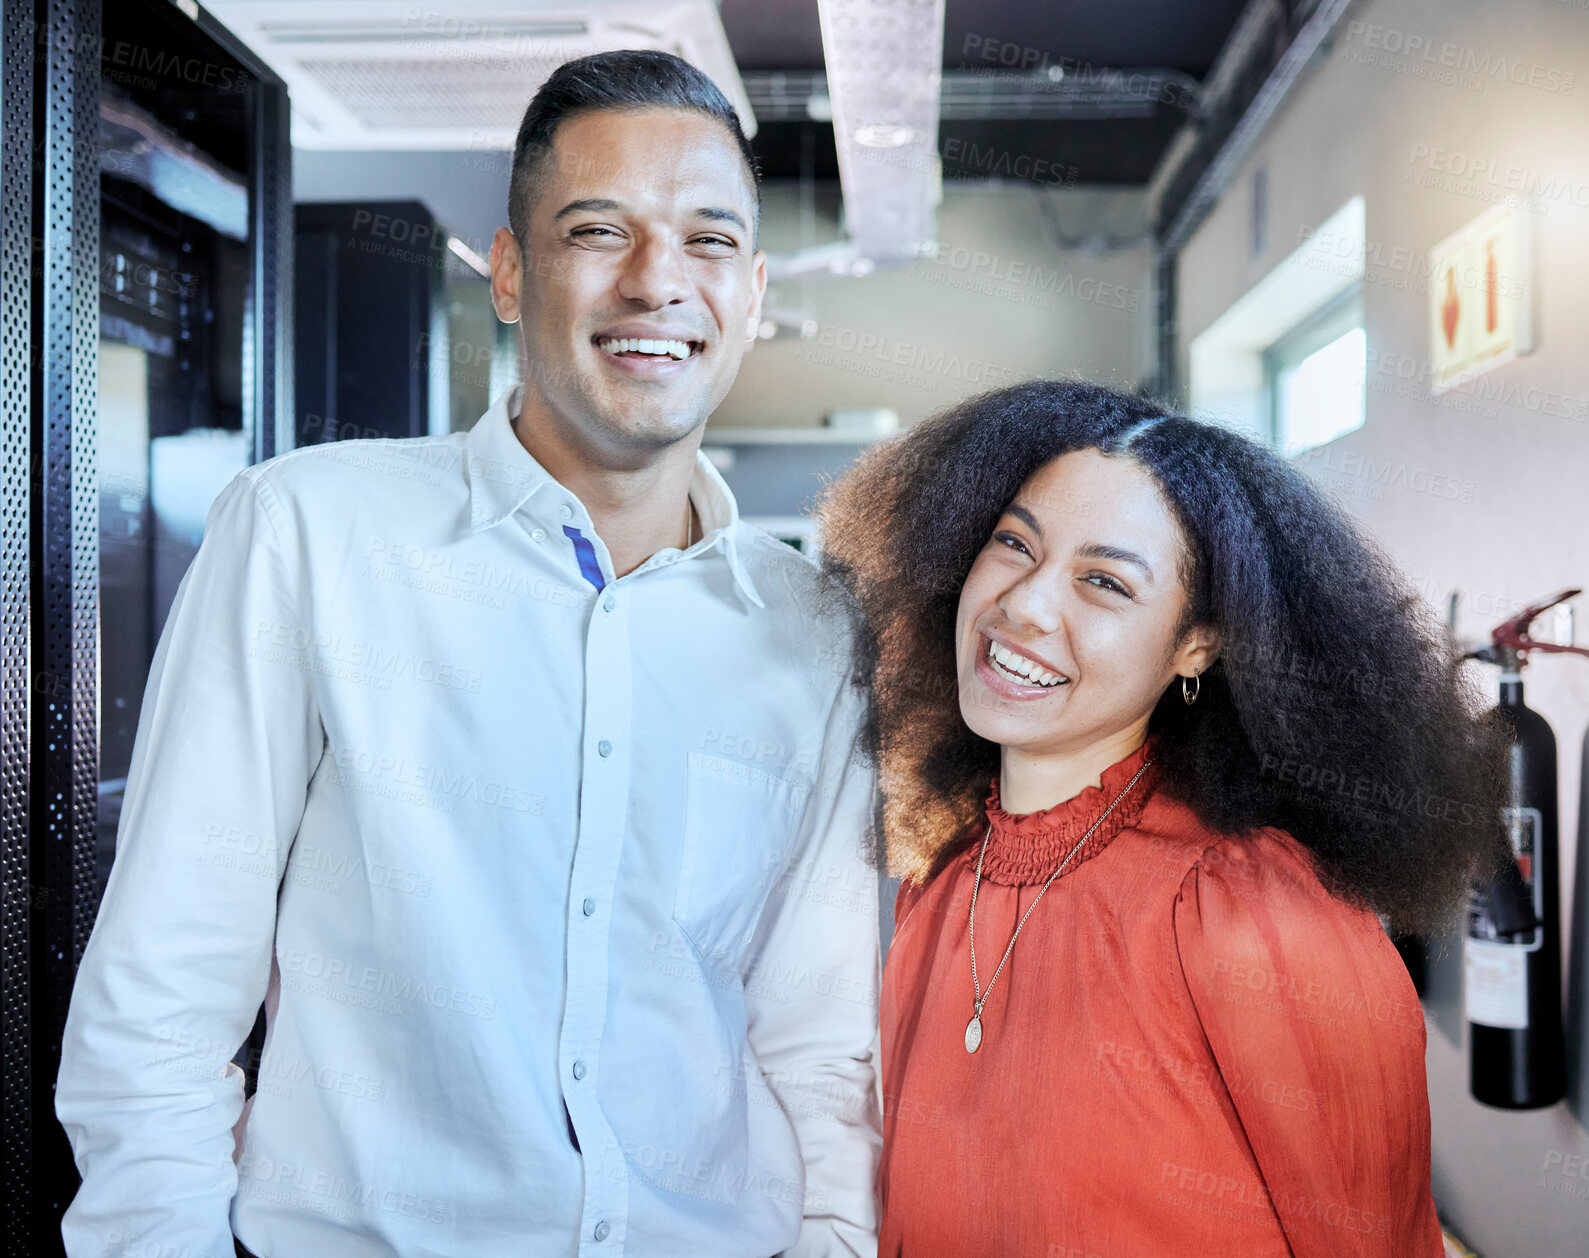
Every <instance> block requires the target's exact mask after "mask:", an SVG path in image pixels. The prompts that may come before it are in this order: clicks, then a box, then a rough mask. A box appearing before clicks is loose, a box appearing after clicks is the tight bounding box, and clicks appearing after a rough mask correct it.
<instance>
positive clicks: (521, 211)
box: [508, 49, 761, 249]
mask: <svg viewBox="0 0 1589 1258" xmlns="http://www.w3.org/2000/svg"><path fill="white" fill-rule="evenodd" d="M599 109H620V110H621V109H689V110H694V111H695V112H696V113H699V114H705V115H706V116H707V117H708V118H715V119H717V121H718V122H720V123H722V124H723V126H724V127H726V128H727V129H728V131H729V132H730V133H731V134H732V135H733V137H734V141H735V143H736V144H738V145H739V152H740V156H742V157H743V158H744V159H745V170H746V172H747V174H748V176H749V179H750V186H751V191H752V192H753V193H754V194H755V198H756V210H757V218H758V220H759V218H760V211H761V172H760V171H759V170H758V169H757V167H756V155H755V154H754V153H753V152H752V151H751V148H750V141H749V140H747V139H746V138H745V132H744V131H743V130H742V129H741V127H740V125H739V114H738V113H736V112H735V110H734V107H733V105H731V104H730V103H729V101H728V97H726V96H724V95H723V93H722V91H721V89H719V88H718V86H717V84H715V83H713V82H712V80H711V79H709V78H707V77H706V75H704V74H702V73H701V72H700V71H699V70H697V69H696V68H695V67H694V66H692V65H691V64H690V63H689V62H688V61H685V60H683V59H682V58H680V57H675V56H674V55H673V54H672V53H670V52H658V51H655V50H653V49H625V50H623V51H619V52H598V53H593V54H592V55H591V56H588V57H580V58H579V59H578V60H576V61H565V62H564V63H563V64H562V65H560V66H558V67H557V69H555V70H553V71H552V74H551V77H549V78H548V79H547V80H546V82H545V83H543V84H541V89H540V91H538V92H536V93H535V96H534V99H532V100H531V101H530V104H529V107H528V108H527V109H526V110H525V111H524V121H523V122H521V123H520V124H519V135H518V139H516V140H515V141H514V143H513V169H512V174H511V176H510V178H509V180H508V225H509V226H510V227H511V228H512V229H513V234H514V236H516V237H517V238H518V241H519V247H520V248H521V249H522V248H527V247H528V245H529V226H530V222H529V218H530V205H531V204H532V203H533V201H534V199H535V197H536V195H537V194H538V193H539V191H540V189H539V188H538V187H537V184H538V182H539V179H540V176H541V173H542V171H543V170H544V169H545V166H546V163H547V161H548V159H549V158H550V157H551V156H552V140H553V138H554V136H555V135H556V133H557V128H558V127H559V126H561V125H562V124H563V123H564V122H566V121H567V120H568V119H569V118H571V117H573V116H574V115H576V114H582V113H590V112H593V111H595V110H599Z"/></svg>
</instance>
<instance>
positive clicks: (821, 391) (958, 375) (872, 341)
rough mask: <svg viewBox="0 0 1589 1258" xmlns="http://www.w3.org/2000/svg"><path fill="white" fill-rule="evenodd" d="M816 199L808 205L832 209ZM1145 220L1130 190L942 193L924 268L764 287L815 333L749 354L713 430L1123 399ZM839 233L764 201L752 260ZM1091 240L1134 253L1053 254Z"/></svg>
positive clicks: (1147, 366) (1146, 272)
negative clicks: (1057, 388) (1098, 388)
mask: <svg viewBox="0 0 1589 1258" xmlns="http://www.w3.org/2000/svg"><path fill="white" fill-rule="evenodd" d="M824 194H825V195H823V196H822V197H821V198H820V200H819V205H820V206H821V207H824V208H827V207H831V206H832V204H833V197H832V196H831V194H830V193H828V190H826V189H825V190H824ZM1044 201H1046V202H1047V205H1046V207H1045V205H1044V204H1043V202H1044ZM1144 214H1145V206H1144V198H1143V195H1142V194H1141V193H1140V192H1137V191H1124V192H1111V191H1104V190H1096V189H1080V188H1057V189H1037V188H1031V187H1024V186H1023V187H1014V186H1004V187H982V186H965V185H960V186H956V185H953V184H951V185H950V186H949V187H947V188H946V189H945V192H944V201H943V205H942V207H941V208H940V211H939V244H940V250H939V253H938V255H937V256H936V257H934V258H932V259H929V260H926V261H922V262H919V263H917V264H915V265H913V266H910V267H906V268H899V269H895V270H889V271H881V272H877V273H875V274H872V275H869V276H866V277H865V278H862V279H855V278H848V277H846V278H837V277H833V276H827V275H823V276H820V277H816V278H811V279H806V280H793V281H785V282H781V283H778V284H775V285H773V288H772V291H771V293H770V294H769V301H770V302H771V303H773V304H776V305H777V306H779V307H784V308H789V309H791V310H797V311H800V312H802V313H804V314H806V315H807V316H808V317H810V318H812V319H814V320H816V322H817V325H818V331H817V334H816V335H815V336H814V337H811V338H809V339H800V338H798V337H790V338H788V339H785V338H783V337H780V338H778V339H776V340H772V341H764V342H761V343H759V344H757V345H756V347H755V348H754V349H753V350H752V352H751V353H750V354H748V355H746V357H745V362H744V366H743V367H742V368H741V369H740V373H739V379H738V380H737V381H736V382H735V385H734V387H733V389H732V390H731V391H730V393H729V395H728V397H727V399H725V401H724V403H723V405H722V406H721V407H720V408H719V409H718V411H717V413H716V414H715V415H714V417H713V420H712V422H713V423H714V424H717V425H732V426H736V427H739V426H746V427H749V426H756V425H810V424H818V423H820V422H821V421H822V416H823V414H824V412H825V411H827V410H829V409H832V408H836V407H868V406H886V407H891V408H893V409H894V410H896V411H898V412H899V414H900V418H901V420H902V422H904V423H905V424H910V423H913V422H915V421H916V420H919V419H922V418H924V417H925V416H927V415H929V414H931V413H932V412H933V411H935V410H938V409H939V408H940V407H943V406H945V405H948V404H949V403H952V402H954V401H956V400H957V399H959V398H962V397H966V396H968V395H970V394H973V393H978V392H981V391H982V390H984V389H988V388H995V387H997V386H999V385H1001V384H1010V383H1014V382H1015V381H1017V380H1024V379H1029V378H1031V377H1034V376H1063V375H1083V376H1086V377H1088V378H1090V379H1093V380H1099V381H1104V382H1109V383H1115V384H1120V385H1124V386H1125V387H1133V386H1134V385H1135V384H1136V383H1137V382H1138V381H1139V380H1140V379H1142V378H1144V377H1145V376H1147V375H1148V374H1150V372H1151V368H1152V364H1151V358H1150V353H1151V345H1150V341H1149V329H1150V328H1151V326H1152V317H1151V316H1152V297H1151V291H1150V286H1149V276H1150V272H1151V251H1150V249H1149V247H1148V245H1147V242H1146V240H1145V239H1143V234H1144V230H1145V217H1144ZM837 234H838V227H837V223H836V222H835V221H833V220H832V219H831V218H829V217H828V216H827V215H824V214H820V213H819V214H817V215H816V216H815V217H814V218H808V219H806V220H802V218H801V214H800V210H799V205H798V193H797V190H796V189H795V188H794V187H793V186H791V185H788V184H782V185H775V186H769V187H768V189H767V191H766V194H765V201H764V206H763V211H762V245H763V247H764V248H766V249H768V250H769V251H774V252H788V251H792V250H794V249H796V248H798V247H799V246H801V245H802V244H811V243H821V242H822V241H826V240H831V239H834V238H835V237H836V236H837ZM1088 235H1091V236H1094V237H1096V238H1097V239H1098V240H1100V241H1103V240H1104V239H1106V238H1113V239H1114V241H1115V242H1119V241H1121V240H1123V239H1136V240H1137V241H1138V243H1137V244H1135V245H1134V246H1132V247H1127V248H1118V247H1115V248H1110V247H1103V248H1091V249H1088V248H1077V247H1068V248H1067V247H1065V246H1064V243H1063V242H1066V241H1072V242H1073V241H1075V240H1076V239H1078V238H1080V237H1083V236H1088Z"/></svg>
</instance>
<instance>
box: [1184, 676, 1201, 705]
mask: <svg viewBox="0 0 1589 1258" xmlns="http://www.w3.org/2000/svg"><path fill="white" fill-rule="evenodd" d="M1189 681H1190V682H1193V683H1195V684H1194V685H1193V686H1191V687H1190V688H1188V686H1187V684H1186V683H1187V682H1189ZM1202 693H1203V678H1202V675H1201V674H1200V673H1193V674H1192V675H1191V676H1190V677H1183V678H1181V699H1182V701H1183V702H1185V704H1186V706H1187V707H1191V706H1192V704H1194V703H1196V702H1197V696H1198V695H1200V694H1202Z"/></svg>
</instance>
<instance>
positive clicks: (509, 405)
mask: <svg viewBox="0 0 1589 1258" xmlns="http://www.w3.org/2000/svg"><path fill="white" fill-rule="evenodd" d="M521 389H522V386H515V387H514V388H513V389H512V390H510V391H509V392H507V393H504V394H503V395H502V396H501V397H500V398H498V399H497V400H496V401H495V402H493V403H492V404H491V408H490V409H489V410H488V411H486V413H485V414H484V415H482V416H481V417H480V418H479V419H478V420H476V421H475V425H474V427H473V428H471V429H470V430H469V435H468V437H467V438H465V469H466V470H465V475H466V476H467V477H468V481H469V527H470V530H471V531H472V532H475V533H479V532H482V531H483V530H485V529H489V528H494V527H495V526H496V525H498V524H501V523H502V521H503V520H506V519H507V518H508V517H509V516H511V515H512V514H513V513H514V512H516V511H518V510H519V508H521V507H522V506H524V505H525V504H526V503H527V502H529V501H530V500H531V499H532V498H534V497H535V495H536V494H538V493H540V492H541V491H542V490H544V489H545V488H547V487H548V486H550V485H556V484H557V481H556V480H555V479H554V478H553V477H552V474H551V473H550V472H548V471H547V470H546V469H545V468H544V467H542V466H541V464H540V462H539V461H538V460H537V459H536V458H535V456H534V455H532V454H531V453H530V452H529V451H528V450H526V449H525V448H524V445H523V443H522V442H521V441H520V440H519V438H518V434H517V433H515V432H514V431H513V417H514V416H516V415H517V414H518V413H519V398H520V396H521ZM690 498H691V500H692V501H693V502H694V503H695V511H696V514H697V515H699V516H700V518H701V527H702V529H704V530H705V536H704V537H703V538H702V540H701V541H700V542H697V543H696V546H697V547H704V549H705V550H711V549H712V548H714V547H721V548H722V551H723V557H724V559H726V560H727V562H728V568H729V571H730V572H732V573H733V574H734V583H735V584H736V585H737V586H738V587H739V589H740V592H741V593H742V594H744V596H745V597H746V598H748V599H749V600H750V601H751V602H752V603H754V604H755V605H756V606H757V607H765V606H766V604H765V603H763V602H762V599H761V596H760V595H759V594H758V593H757V592H756V586H755V583H754V582H752V581H751V579H750V571H749V569H748V567H747V566H746V564H745V560H744V556H743V555H741V553H740V540H741V537H742V532H743V529H744V527H746V526H744V525H742V524H741V522H740V518H739V504H738V503H736V502H735V501H734V495H733V492H732V491H731V490H730V489H729V488H728V485H727V484H726V483H725V482H724V481H723V478H722V476H721V475H720V474H719V473H718V470H717V469H716V468H715V467H713V466H712V461H711V460H710V459H708V458H707V457H706V455H704V454H702V453H701V452H700V451H699V450H697V451H696V452H695V471H694V472H693V473H692V474H691V476H690ZM692 549H694V548H692Z"/></svg>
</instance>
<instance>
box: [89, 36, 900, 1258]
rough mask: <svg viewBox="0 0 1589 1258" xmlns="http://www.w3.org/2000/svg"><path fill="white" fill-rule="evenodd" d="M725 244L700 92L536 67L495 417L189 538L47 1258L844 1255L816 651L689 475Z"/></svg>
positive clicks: (841, 1116)
mask: <svg viewBox="0 0 1589 1258" xmlns="http://www.w3.org/2000/svg"><path fill="white" fill-rule="evenodd" d="M757 209H758V191H757V182H756V174H755V169H754V164H753V161H752V160H751V156H750V152H749V149H748V147H747V146H746V144H745V141H744V138H743V136H742V133H741V131H740V129H739V123H738V119H737V118H736V117H735V115H734V112H733V110H732V108H731V107H730V106H729V104H728V103H727V101H726V100H725V99H724V97H723V96H722V94H721V93H720V92H719V91H718V90H717V89H716V88H715V87H714V86H713V85H712V84H711V82H710V81H709V80H707V79H706V78H705V77H704V76H702V75H701V74H700V73H699V72H698V71H696V70H694V69H692V68H691V67H690V66H688V65H687V64H686V63H684V62H682V61H680V60H678V59H677V58H675V57H671V56H668V55H667V54H663V53H652V52H643V53H642V52H621V53H610V54H603V55H599V56H595V57H589V58H585V59H583V60H581V61H576V62H571V63H569V64H567V65H565V66H563V67H561V68H560V69H559V70H557V71H556V72H555V73H554V74H553V75H552V76H551V78H550V79H549V80H548V82H547V83H546V85H545V86H544V87H543V88H542V89H541V91H540V92H539V93H538V94H537V95H536V97H535V99H534V100H533V101H532V102H531V103H530V106H529V110H528V112H527V113H526V115H525V119H524V123H523V126H522V128H521V130H520V134H519V139H518V144H517V147H516V150H515V153H514V160H513V177H512V185H511V189H510V196H509V221H510V223H511V224H512V228H511V230H508V229H504V230H501V231H499V232H498V233H497V236H496V239H495V241H494V242H493V245H492V249H491V270H492V281H491V293H492V299H493V302H494V303H495V306H496V309H497V312H498V314H499V316H500V317H501V318H503V319H504V320H507V321H510V322H513V321H516V322H517V324H518V327H519V338H518V339H519V352H520V359H521V367H522V375H523V380H524V383H523V385H522V386H521V387H520V388H518V389H515V390H514V391H513V392H512V393H510V394H509V395H507V396H505V397H504V398H502V399H501V400H499V401H498V402H497V403H496V405H494V406H493V407H492V409H491V410H490V411H488V412H487V413H486V415H485V416H484V417H483V418H481V419H480V420H479V422H478V423H477V424H476V425H475V426H474V428H473V429H472V430H471V431H470V432H469V433H468V434H459V435H455V436H450V437H434V438H423V439H418V440H412V441H373V442H348V443H342V444H339V445H327V446H319V447H315V448H312V449H307V450H302V451H297V452H294V453H291V454H287V455H283V456H281V457H280V458H277V459H273V460H270V461H269V462H267V463H264V464H261V465H259V466H258V467H254V468H251V469H249V470H248V471H246V472H244V473H243V474H242V475H241V476H239V477H238V478H237V480H235V481H234V482H233V483H232V484H231V485H230V486H229V487H228V488H227V490H226V491H225V492H224V493H223V494H222V495H221V497H220V498H219V499H218V500H217V502H216V504H215V506H214V508H213V509H212V512H211V515H210V520H209V524H208V528H207V531H206V535H205V540H204V545H203V547H202V548H201V549H200V552H199V554H198V557H197V558H196V559H195V560H194V563H193V566H192V568H191V570H190V571H189V573H188V575H187V577H186V578H185V580H184V581H183V584H182V587H181V590H180V591H179V594H178V596H177V599H176V602H175V605H174V606H173V609H172V613H171V618H170V621H169V623H168V624H167V626H166V629H165V633H164V635H163V636H162V639H161V643H160V647H159V650H158V652H157V654H156V657H155V663H154V667H153V670H152V673H151V677H150V682H149V687H148V691H147V694H146V696H145V700H144V706H143V710H142V715H141V720H140V726H139V732H138V742H137V749H136V753H135V755H134V760H133V766H132V771H131V775H130V777H129V779H128V784H127V795H126V805H125V808H124V811H123V813H122V820H121V828H120V831H119V834H118V842H117V854H116V861H115V865H114V868H113V871H112V874H111V879H110V883H109V886H108V888H107V891H106V895H105V901H104V904H103V906H102V908H101V911H100V916H99V919H98V922H97V923H96V925H95V928H94V932H93V935H92V938H91V939H90V941H89V944H88V948H87V950H86V952H85V955H84V957H83V963H82V967H81V971H80V973H79V977H78V983H77V988H76V991H75V994H74V998H73V1003H72V1010H71V1015H70V1018H69V1022H68V1027H67V1035H66V1043H65V1048H64V1052H63V1061H62V1067H61V1075H60V1080H59V1085H58V1091H57V1108H58V1111H59V1113H60V1116H61V1119H62V1121H63V1122H64V1124H65V1126H66V1129H67V1131H68V1133H69V1135H70V1136H71V1139H72V1143H73V1147H74V1150H75V1152H76V1156H77V1162H78V1166H79V1168H80V1169H81V1171H82V1173H83V1185H82V1188H81V1189H80V1191H79V1192H78V1194H77V1197H76V1199H75V1200H74V1201H73V1203H72V1206H71V1208H70V1210H69V1211H68V1213H67V1216H66V1220H65V1224H64V1229H63V1230H64V1234H65V1238H66V1243H67V1249H68V1252H69V1253H70V1254H71V1255H72V1256H73V1258H86V1256H87V1255H93V1256H94V1258H100V1256H102V1255H113V1254H114V1255H120V1254H144V1253H151V1254H152V1253H159V1254H183V1255H188V1256H189V1258H208V1256H214V1258H221V1256H222V1255H229V1254H231V1253H232V1252H233V1245H234V1235H235V1237H236V1238H238V1240H237V1242H236V1243H237V1247H238V1251H239V1252H242V1253H253V1254H257V1255H259V1256H260V1258H309V1256H318V1255H333V1254H334V1255H337V1256H338V1258H377V1256H379V1258H395V1256H403V1258H409V1256H413V1258H419V1256H420V1255H465V1254H469V1255H473V1254H493V1255H494V1254H509V1253H524V1254H536V1255H541V1254H568V1255H573V1254H579V1255H582V1256H590V1258H595V1256H599V1255H606V1254H631V1255H644V1256H646V1258H651V1256H653V1255H690V1256H691V1258H697V1256H699V1255H707V1254H710V1255H723V1256H737V1255H743V1256H744V1258H767V1256H768V1255H772V1254H775V1253H779V1252H784V1253H789V1254H799V1255H843V1254H870V1253H872V1252H873V1251H874V1249H875V1217H874V1207H873V1202H872V1183H873V1176H874V1172H875V1165H876V1155H877V1146H878V1142H879V1131H878V1116H877V1112H876V1101H875V1091H874V1067H873V1060H872V1041H873V1036H874V1033H875V1029H876V1018H877V970H878V938H877V905H876V879H875V873H874V871H873V870H872V869H871V868H870V867H869V865H868V863H867V860H866V857H865V855H864V848H863V835H864V832H865V830H866V828H867V822H868V819H869V817H870V815H871V801H872V779H871V775H870V771H869V770H868V769H866V768H865V767H863V766H862V765H861V764H860V763H858V762H857V761H856V759H855V757H854V756H852V748H853V744H854V740H855V735H856V733H857V730H858V726H859V720H860V713H859V704H858V700H857V696H856V695H855V693H854V692H853V690H852V688H851V687H850V686H849V684H848V676H849V659H850V650H851V643H850V639H849V636H848V629H847V627H846V626H845V625H844V624H841V623H840V622H839V621H838V620H837V619H836V618H834V617H832V616H829V615H828V614H826V613H824V612H822V611H821V610H820V607H821V604H820V603H819V601H818V587H817V580H816V578H817V574H816V571H815V569H814V568H813V567H812V566H811V565H810V564H809V563H808V562H807V561H806V560H805V559H804V558H802V557H801V556H799V555H798V554H797V553H796V552H794V551H792V550H791V549H789V548H788V547H786V546H784V545H782V544H781V543H779V542H776V541H774V540H772V539H771V538H769V537H768V536H766V535H765V534H763V533H761V532H759V531H758V530H756V529H754V528H752V527H750V526H748V525H746V524H745V523H743V522H742V521H741V520H740V519H739V516H738V512H737V509H736V507H735V503H734V499H733V497H732V495H731V494H730V493H729V491H728V489H727V487H726V486H725V485H724V484H723V482H722V480H721V478H720V477H719V476H718V475H717V473H716V472H715V471H714V470H713V468H712V466H711V464H710V463H709V462H708V461H707V460H706V459H705V458H704V456H702V455H701V454H700V453H699V449H698V447H699V445H700V439H701V431H702V427H703V425H704V424H705V421H706V419H707V417H708V415H709V414H710V413H711V412H712V410H713V409H714V408H715V407H716V406H717V405H718V403H719V402H720V401H721V400H722V398H723V396H724V395H725V394H726V393H727V391H728V389H729V386H730V385H731V384H732V383H733V380H734V376H735V373H736V372H737V370H738V367H739V362H740V359H741V356H742V355H743V353H744V352H745V348H746V346H747V345H748V344H749V343H750V341H751V340H752V339H753V337H754V335H755V329H756V326H757V322H758V318H759V311H760V303H761V296H762V291H763V288H764V286H765V275H766V272H765V262H764V258H763V256H762V254H761V253H759V252H758V251H757V249H756V227H757ZM262 1002H263V1004H264V1006H265V1009H266V1020H267V1033H266V1040H265V1047H264V1051H263V1054H262V1056H261V1057H260V1059H259V1060H258V1061H257V1062H256V1063H254V1064H255V1065H256V1066H257V1073H258V1087H257V1091H256V1092H255V1093H254V1094H253V1095H252V1096H251V1097H249V1099H248V1100H247V1102H246V1103H245V1101H244V1088H243V1076H242V1073H241V1072H240V1071H239V1069H238V1067H237V1066H236V1065H234V1064H232V1060H231V1059H232V1058H233V1057H234V1055H235V1054H236V1053H237V1051H238V1047H239V1045H240V1044H241V1043H242V1041H243V1039H244V1037H245V1036H246V1035H247V1034H248V1031H249V1028H250V1026H251V1025H252V1024H253V1022H254V1019H255V1015H256V1013H257V1011H258V1009H259V1007H260V1005H261V1003H262ZM244 1246H246V1248H244Z"/></svg>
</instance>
